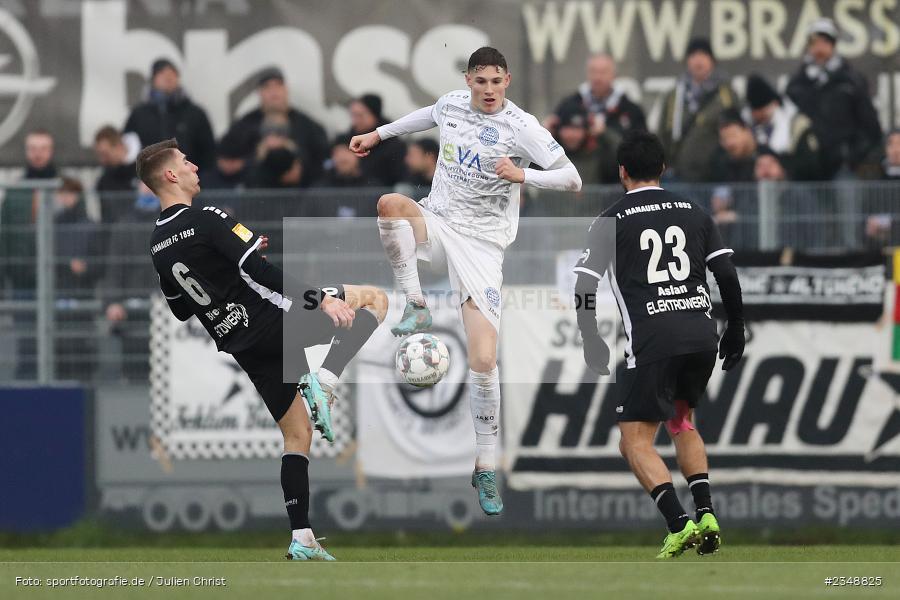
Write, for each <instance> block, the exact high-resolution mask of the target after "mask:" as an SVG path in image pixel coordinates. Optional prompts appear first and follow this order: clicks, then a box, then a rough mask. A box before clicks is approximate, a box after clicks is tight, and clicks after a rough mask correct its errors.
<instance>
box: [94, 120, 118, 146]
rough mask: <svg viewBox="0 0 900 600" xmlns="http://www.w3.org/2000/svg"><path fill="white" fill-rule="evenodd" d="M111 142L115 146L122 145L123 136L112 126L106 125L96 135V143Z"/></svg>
mask: <svg viewBox="0 0 900 600" xmlns="http://www.w3.org/2000/svg"><path fill="white" fill-rule="evenodd" d="M100 142H109V143H110V144H112V145H113V146H115V145H118V144H120V143H122V134H121V133H119V130H118V129H116V128H115V127H113V126H112V125H104V126H103V127H101V128H100V129H98V130H97V133H95V134H94V143H95V144H99V143H100Z"/></svg>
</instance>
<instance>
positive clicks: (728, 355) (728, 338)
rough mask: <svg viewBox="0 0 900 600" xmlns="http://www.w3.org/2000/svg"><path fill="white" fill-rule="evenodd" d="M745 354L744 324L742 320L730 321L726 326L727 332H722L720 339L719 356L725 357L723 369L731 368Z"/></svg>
mask: <svg viewBox="0 0 900 600" xmlns="http://www.w3.org/2000/svg"><path fill="white" fill-rule="evenodd" d="M743 355H744V324H743V323H742V322H738V323H731V322H729V323H728V326H727V327H726V328H725V333H723V334H722V339H721V340H719V358H724V359H725V360H723V361H722V370H723V371H728V370H730V369H731V368H732V367H734V366H735V365H736V364H738V362H740V360H741V356H743Z"/></svg>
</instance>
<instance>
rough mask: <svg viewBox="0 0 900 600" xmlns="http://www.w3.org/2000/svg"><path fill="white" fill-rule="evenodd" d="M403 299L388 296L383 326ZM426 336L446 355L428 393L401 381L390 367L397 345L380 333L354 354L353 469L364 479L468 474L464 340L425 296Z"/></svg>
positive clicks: (470, 451)
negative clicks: (445, 368)
mask: <svg viewBox="0 0 900 600" xmlns="http://www.w3.org/2000/svg"><path fill="white" fill-rule="evenodd" d="M403 306H404V299H403V297H402V296H400V295H399V294H393V295H392V296H391V299H390V310H389V311H388V315H387V319H386V320H385V322H386V323H396V322H397V321H399V320H400V316H401V314H402V312H403ZM429 306H431V307H432V313H431V314H432V319H433V323H434V325H433V327H432V329H431V333H432V334H434V335H436V336H437V337H439V338H440V339H441V340H442V341H443V342H444V344H445V345H446V346H447V349H448V350H449V352H450V371H449V372H448V373H447V375H446V376H445V377H444V379H443V380H442V381H441V382H440V383H438V384H437V385H436V386H434V387H430V388H416V387H413V386H411V385H409V384H406V383H403V382H401V380H400V376H399V374H398V373H397V369H396V368H395V366H394V357H395V354H396V352H397V348H398V347H399V345H400V340H399V339H397V338H395V337H394V336H392V335H391V332H390V329H389V328H388V327H380V328H379V329H378V330H377V331H376V332H375V333H374V334H373V335H372V338H371V339H370V340H369V341H368V343H367V344H366V345H365V346H363V349H362V350H361V351H360V353H359V355H358V356H357V359H356V360H357V365H358V367H357V372H356V376H357V381H359V382H360V383H359V390H358V399H359V402H358V404H357V407H358V408H357V410H358V412H357V414H358V419H357V420H358V426H357V428H358V433H357V435H358V439H359V451H358V457H359V463H360V467H361V468H362V471H363V473H364V474H366V475H368V476H370V477H389V478H399V479H408V478H418V477H450V476H455V475H463V474H466V473H470V472H471V471H472V466H473V465H474V461H475V430H474V427H473V425H472V416H471V413H470V411H469V395H468V388H467V383H466V381H467V374H468V366H467V361H466V345H465V335H464V332H463V327H462V323H461V321H460V318H459V310H458V309H457V308H456V307H455V306H452V303H451V302H448V301H447V298H446V296H445V297H441V298H434V297H429Z"/></svg>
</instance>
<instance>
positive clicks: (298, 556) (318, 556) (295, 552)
mask: <svg viewBox="0 0 900 600" xmlns="http://www.w3.org/2000/svg"><path fill="white" fill-rule="evenodd" d="M324 539H325V538H317V539H316V545H315V546H304V545H303V544H301V543H300V541H299V540H291V545H290V546H288V551H287V554H285V555H284V557H285V558H286V559H288V560H326V561H328V560H336V559H335V558H334V557H333V556H332V555H330V554H329V553H328V550H326V549H325V548H323V547H322V544H320V543H319V540H324Z"/></svg>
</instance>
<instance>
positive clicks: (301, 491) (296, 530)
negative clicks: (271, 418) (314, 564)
mask: <svg viewBox="0 0 900 600" xmlns="http://www.w3.org/2000/svg"><path fill="white" fill-rule="evenodd" d="M278 427H280V428H281V434H282V436H283V437H284V454H283V455H282V456H281V489H282V490H283V491H284V506H285V508H286V509H287V513H288V519H290V522H291V530H292V531H291V545H290V546H289V547H288V553H287V555H286V556H285V558H287V559H289V560H334V557H333V556H331V555H330V554H329V553H328V552H327V551H326V550H325V548H323V547H322V545H321V544H319V542H318V540H316V536H315V534H313V531H312V527H311V526H310V524H309V445H310V441H311V439H312V427H311V426H310V423H309V417H308V416H307V414H306V409H305V408H304V407H303V398H301V397H300V394H299V393H298V394H297V396H296V397H295V398H294V401H293V402H292V403H291V407H290V408H289V409H288V411H287V412H286V413H285V414H284V416H283V417H281V419H279V420H278Z"/></svg>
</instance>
